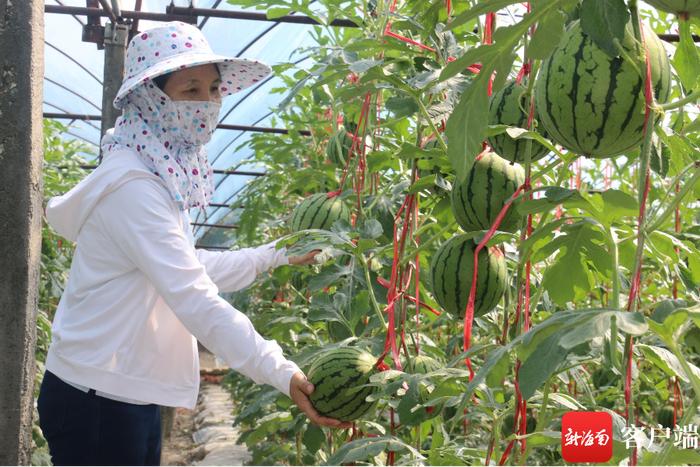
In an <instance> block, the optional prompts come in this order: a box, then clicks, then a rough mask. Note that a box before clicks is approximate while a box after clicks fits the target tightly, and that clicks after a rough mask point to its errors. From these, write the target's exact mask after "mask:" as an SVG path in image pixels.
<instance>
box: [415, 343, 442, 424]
mask: <svg viewBox="0 0 700 467" xmlns="http://www.w3.org/2000/svg"><path fill="white" fill-rule="evenodd" d="M411 367H412V368H413V373H414V374H419V375H424V374H426V373H430V372H431V371H436V370H439V369H440V368H442V367H443V365H442V364H441V363H440V362H438V361H437V360H435V359H434V358H432V357H428V356H427V355H417V356H416V357H415V358H414V359H413V360H411ZM418 391H419V394H420V403H421V404H425V403H426V402H429V401H430V400H431V399H434V397H431V393H432V391H434V386H433V389H432V390H431V389H429V388H428V387H427V386H424V385H421V386H420V387H419V389H418ZM443 406H444V403H440V404H438V405H437V406H429V407H425V408H424V409H423V410H424V412H423V413H422V414H420V415H421V416H420V418H419V419H417V421H423V420H430V419H431V418H434V417H436V416H438V415H440V411H441V410H442V407H443Z"/></svg>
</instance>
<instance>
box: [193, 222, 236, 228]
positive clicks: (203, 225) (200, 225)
mask: <svg viewBox="0 0 700 467" xmlns="http://www.w3.org/2000/svg"><path fill="white" fill-rule="evenodd" d="M190 224H191V225H195V226H197V227H215V228H217V229H237V228H238V226H237V225H224V224H205V223H201V222H190Z"/></svg>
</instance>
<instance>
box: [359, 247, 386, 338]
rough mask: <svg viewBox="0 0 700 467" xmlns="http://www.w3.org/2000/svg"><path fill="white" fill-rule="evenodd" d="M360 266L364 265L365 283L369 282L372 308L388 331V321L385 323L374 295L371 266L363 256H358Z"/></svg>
mask: <svg viewBox="0 0 700 467" xmlns="http://www.w3.org/2000/svg"><path fill="white" fill-rule="evenodd" d="M357 256H358V258H359V260H360V264H362V270H363V271H364V273H365V281H366V282H367V291H368V292H369V298H370V301H371V302H372V308H373V309H374V312H375V313H376V314H377V317H378V318H379V322H380V323H382V327H383V328H384V331H386V330H387V329H388V327H387V324H386V321H384V316H382V309H381V307H380V306H379V303H378V302H377V297H376V296H375V295H374V289H373V288H372V279H371V278H370V276H369V266H368V265H367V260H365V257H364V255H363V254H359V255H357Z"/></svg>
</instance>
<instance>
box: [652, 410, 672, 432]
mask: <svg viewBox="0 0 700 467" xmlns="http://www.w3.org/2000/svg"><path fill="white" fill-rule="evenodd" d="M656 422H657V423H659V424H661V426H663V427H664V428H673V406H672V405H665V406H663V407H661V409H660V410H659V411H658V412H656Z"/></svg>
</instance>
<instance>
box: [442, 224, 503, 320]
mask: <svg viewBox="0 0 700 467" xmlns="http://www.w3.org/2000/svg"><path fill="white" fill-rule="evenodd" d="M475 249H476V243H474V240H472V239H470V238H468V237H467V236H466V235H458V236H456V237H452V238H451V239H449V240H448V241H447V242H445V243H444V244H443V245H442V246H441V247H440V248H438V250H437V252H436V253H435V255H434V256H433V259H432V261H431V264H430V273H431V280H432V285H433V296H434V297H435V300H437V302H438V303H439V304H440V306H441V307H442V308H443V309H445V310H446V311H448V312H450V313H452V314H454V315H456V316H464V311H465V309H466V308H467V300H468V299H469V289H470V288H471V283H472V274H473V268H474V250H475ZM478 266H479V274H478V277H477V285H476V300H475V302H474V316H481V315H483V314H485V313H488V312H489V311H491V310H493V309H494V308H495V307H496V305H497V304H498V302H499V301H500V300H501V297H503V294H504V293H505V290H506V260H505V258H504V257H503V253H501V251H500V250H499V249H498V248H496V247H491V248H484V249H483V250H481V251H480V252H479V262H478Z"/></svg>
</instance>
